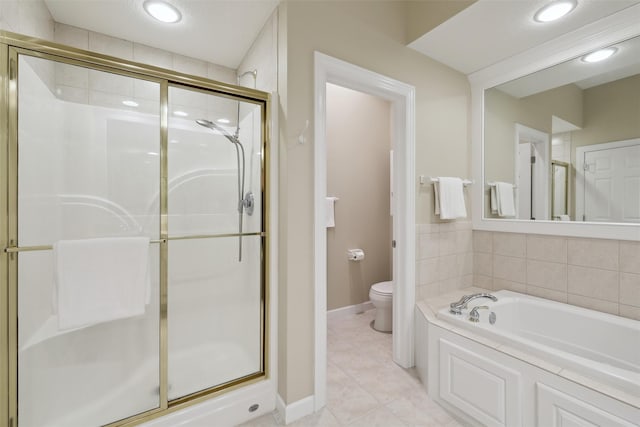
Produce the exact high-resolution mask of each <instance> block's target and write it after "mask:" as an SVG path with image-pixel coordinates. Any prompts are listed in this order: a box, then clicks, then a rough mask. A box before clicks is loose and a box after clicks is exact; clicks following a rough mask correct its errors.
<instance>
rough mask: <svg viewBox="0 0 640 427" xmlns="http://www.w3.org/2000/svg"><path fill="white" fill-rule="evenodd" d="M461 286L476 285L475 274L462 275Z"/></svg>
mask: <svg viewBox="0 0 640 427" xmlns="http://www.w3.org/2000/svg"><path fill="white" fill-rule="evenodd" d="M460 286H462V287H463V288H468V287H469V286H474V281H473V274H465V275H464V276H461V277H460Z"/></svg>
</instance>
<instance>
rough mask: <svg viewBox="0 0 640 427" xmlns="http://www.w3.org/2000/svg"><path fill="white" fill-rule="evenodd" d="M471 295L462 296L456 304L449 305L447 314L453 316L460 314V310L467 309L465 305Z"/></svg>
mask: <svg viewBox="0 0 640 427" xmlns="http://www.w3.org/2000/svg"><path fill="white" fill-rule="evenodd" d="M470 298H471V295H462V296H461V297H460V299H459V300H458V301H456V302H452V303H451V304H449V312H450V313H453V314H462V309H463V308H466V307H467V303H468V302H469V299H470Z"/></svg>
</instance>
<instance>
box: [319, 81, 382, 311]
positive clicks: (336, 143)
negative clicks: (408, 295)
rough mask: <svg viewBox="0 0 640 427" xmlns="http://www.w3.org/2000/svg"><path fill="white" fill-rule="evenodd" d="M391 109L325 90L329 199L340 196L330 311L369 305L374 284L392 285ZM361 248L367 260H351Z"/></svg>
mask: <svg viewBox="0 0 640 427" xmlns="http://www.w3.org/2000/svg"><path fill="white" fill-rule="evenodd" d="M390 132H391V104H390V103H389V101H385V100H383V99H380V98H376V97H374V96H371V95H368V94H365V93H362V92H357V91H354V90H351V89H347V88H344V87H340V86H336V85H332V84H328V85H327V194H328V195H329V196H335V197H338V198H339V199H340V200H339V201H337V202H336V203H335V224H336V226H335V227H332V228H327V308H328V309H329V310H333V309H336V308H341V307H347V306H350V305H355V304H360V303H362V302H365V301H368V300H369V288H370V287H371V285H372V284H373V283H375V282H381V281H385V280H391V227H392V226H391V216H390V212H389V173H390V168H389V150H390V148H391V138H390V135H391V134H390ZM355 248H360V249H363V250H364V252H365V259H364V260H362V261H358V262H354V261H349V260H348V259H347V255H346V253H347V250H348V249H355Z"/></svg>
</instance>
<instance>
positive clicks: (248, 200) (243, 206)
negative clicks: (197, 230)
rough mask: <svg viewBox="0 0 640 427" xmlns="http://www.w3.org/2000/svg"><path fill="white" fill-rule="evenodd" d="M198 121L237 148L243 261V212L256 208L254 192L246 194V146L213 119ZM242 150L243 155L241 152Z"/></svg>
mask: <svg viewBox="0 0 640 427" xmlns="http://www.w3.org/2000/svg"><path fill="white" fill-rule="evenodd" d="M196 123H197V124H199V125H200V126H204V127H206V128H209V129H211V130H212V131H214V132H217V133H220V134H221V135H222V136H224V137H225V138H227V139H228V140H229V141H230V142H231V143H232V144H233V146H234V147H235V149H236V164H237V168H238V234H240V236H238V239H239V240H238V242H239V247H238V261H242V218H243V214H244V212H245V210H246V212H247V214H248V215H252V214H253V208H254V197H253V193H252V192H250V191H249V192H247V194H246V195H245V194H244V179H245V153H244V147H243V145H242V143H241V142H240V140H239V139H238V136H237V135H231V134H230V133H229V132H227V130H226V129H224V128H223V127H222V126H220V125H217V124H216V123H214V122H212V121H211V120H206V119H197V120H196ZM241 152H242V156H241V155H240V153H241Z"/></svg>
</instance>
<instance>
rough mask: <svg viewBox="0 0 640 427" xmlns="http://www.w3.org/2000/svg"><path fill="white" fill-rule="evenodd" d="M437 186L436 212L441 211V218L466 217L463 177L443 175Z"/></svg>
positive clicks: (439, 178)
mask: <svg viewBox="0 0 640 427" xmlns="http://www.w3.org/2000/svg"><path fill="white" fill-rule="evenodd" d="M436 186H437V188H436V189H435V192H436V200H437V203H436V213H438V212H439V213H440V218H441V219H455V218H466V217H467V208H466V206H465V203H464V193H463V185H462V179H460V178H455V177H444V176H441V177H438V182H437V183H436Z"/></svg>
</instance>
